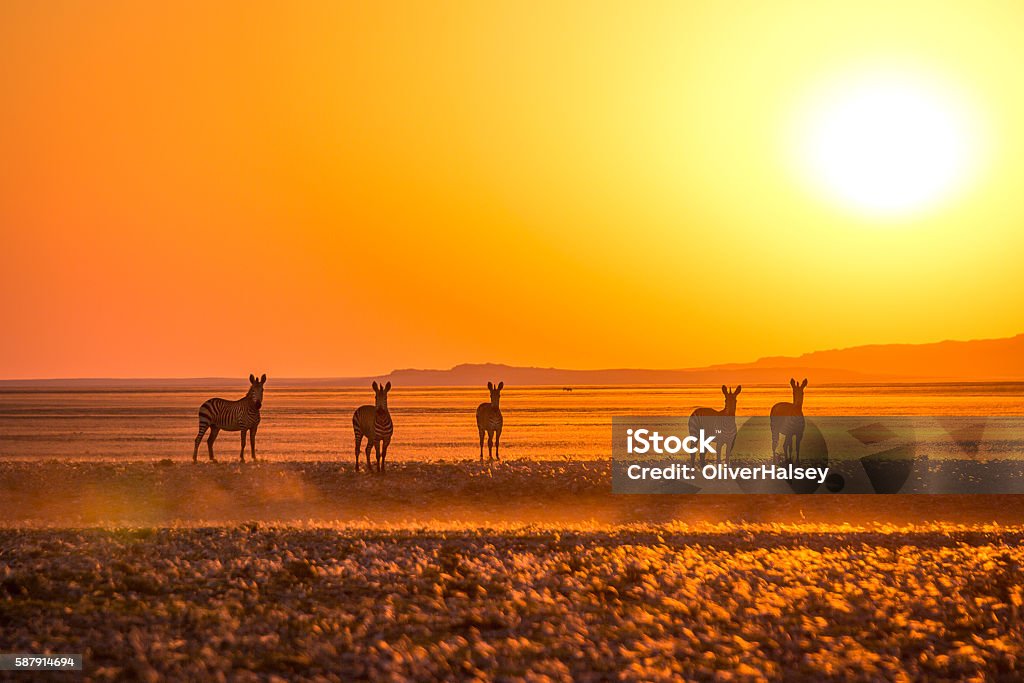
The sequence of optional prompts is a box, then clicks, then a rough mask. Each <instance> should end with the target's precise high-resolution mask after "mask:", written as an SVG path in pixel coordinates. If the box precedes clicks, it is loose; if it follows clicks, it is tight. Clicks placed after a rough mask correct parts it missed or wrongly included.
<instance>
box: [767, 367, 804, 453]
mask: <svg viewBox="0 0 1024 683" xmlns="http://www.w3.org/2000/svg"><path fill="white" fill-rule="evenodd" d="M789 386H790V387H792V389H793V402H792V403H776V404H775V405H773V406H772V412H771V417H770V418H769V419H770V421H771V428H772V463H775V448H776V446H777V442H778V439H779V435H780V434H781V435H782V436H783V437H784V441H783V442H782V455H784V456H785V459H786V462H794V463H798V462H800V441H801V440H803V438H804V389H806V388H807V378H806V377H805V378H804V381H803V382H801V383H800V384H797V383H796V380H795V379H793V378H792V377H790V378H789ZM794 442H795V444H794ZM794 445H795V448H794ZM794 455H795V456H796V459H795V460H794V459H793V456H794Z"/></svg>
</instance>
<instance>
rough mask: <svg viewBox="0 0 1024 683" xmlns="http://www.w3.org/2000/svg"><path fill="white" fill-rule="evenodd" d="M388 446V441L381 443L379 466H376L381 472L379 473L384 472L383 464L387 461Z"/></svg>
mask: <svg viewBox="0 0 1024 683" xmlns="http://www.w3.org/2000/svg"><path fill="white" fill-rule="evenodd" d="M390 444H391V442H390V441H385V442H384V443H382V444H381V449H380V464H379V465H378V467H379V468H380V471H381V472H383V471H384V463H385V461H386V460H387V459H388V446H389V445H390Z"/></svg>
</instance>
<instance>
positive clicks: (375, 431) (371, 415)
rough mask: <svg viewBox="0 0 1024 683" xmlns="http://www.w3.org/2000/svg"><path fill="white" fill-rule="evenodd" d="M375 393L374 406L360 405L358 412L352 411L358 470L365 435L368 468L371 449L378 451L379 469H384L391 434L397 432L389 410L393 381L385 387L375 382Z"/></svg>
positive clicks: (368, 467)
mask: <svg viewBox="0 0 1024 683" xmlns="http://www.w3.org/2000/svg"><path fill="white" fill-rule="evenodd" d="M372 386H373V393H374V395H375V397H376V401H375V404H374V405H372V406H359V407H358V408H356V412H354V413H352V430H353V431H354V432H355V435H356V472H358V471H359V446H360V445H361V444H362V441H363V437H364V436H365V437H366V469H367V471H372V470H371V469H370V450H371V449H376V452H377V471H378V472H383V471H384V460H385V459H386V458H387V457H388V446H389V445H390V444H391V435H392V434H394V432H395V425H394V423H392V422H391V413H390V412H389V411H388V392H389V391H391V382H388V383H387V384H385V385H384V386H383V387H379V386H377V383H376V382H374V383H373V385H372Z"/></svg>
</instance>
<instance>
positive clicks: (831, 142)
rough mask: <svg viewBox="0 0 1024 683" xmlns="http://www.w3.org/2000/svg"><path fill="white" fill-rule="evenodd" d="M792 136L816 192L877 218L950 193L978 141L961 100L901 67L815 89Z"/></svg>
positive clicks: (905, 212)
mask: <svg viewBox="0 0 1024 683" xmlns="http://www.w3.org/2000/svg"><path fill="white" fill-rule="evenodd" d="M961 99H962V98H961ZM798 136H799V144H798V147H799V150H800V159H799V162H800V166H801V167H802V173H803V175H804V176H805V178H806V179H807V180H808V181H809V182H810V183H811V184H812V185H813V186H814V187H816V188H817V189H818V191H819V192H821V193H823V194H824V195H825V196H827V197H828V198H830V199H831V200H833V201H835V202H838V203H839V204H841V205H842V206H844V207H847V208H848V209H850V210H853V211H855V212H857V213H860V214H864V215H867V216H871V217H882V218H886V217H888V218H893V217H906V216H909V215H913V214H917V213H920V212H923V211H925V210H927V209H931V208H934V207H936V206H938V205H940V204H941V203H943V202H945V201H947V200H949V199H950V198H951V197H953V196H954V195H955V194H956V193H958V192H959V191H960V190H962V189H963V188H964V186H965V185H966V184H967V182H968V180H969V179H970V177H971V175H972V173H973V171H974V168H975V166H976V162H977V157H978V146H979V141H978V140H977V137H978V136H977V127H976V126H975V125H973V123H972V121H971V117H970V116H969V115H968V112H967V108H966V107H965V106H964V104H963V103H962V102H961V101H959V99H958V98H957V97H955V96H954V95H953V94H952V93H951V92H950V91H949V90H948V89H945V88H942V87H939V86H938V85H937V84H936V83H935V82H934V81H931V80H929V79H925V78H922V77H920V76H916V77H915V76H911V75H907V74H900V75H894V74H872V75H867V76H861V77H858V78H854V79H847V80H846V81H845V82H842V83H841V84H839V85H836V86H833V87H831V88H829V89H827V90H826V91H824V92H821V93H819V95H818V96H817V97H816V98H814V100H813V101H812V102H811V103H810V106H808V107H806V108H805V112H804V116H803V117H802V120H801V122H800V125H799V132H798Z"/></svg>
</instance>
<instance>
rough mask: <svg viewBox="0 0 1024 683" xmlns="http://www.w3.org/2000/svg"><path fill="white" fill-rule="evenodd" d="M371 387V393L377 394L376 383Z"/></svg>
mask: <svg viewBox="0 0 1024 683" xmlns="http://www.w3.org/2000/svg"><path fill="white" fill-rule="evenodd" d="M371 386H372V387H373V393H377V383H376V382H374V383H373V384H372V385H371Z"/></svg>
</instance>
